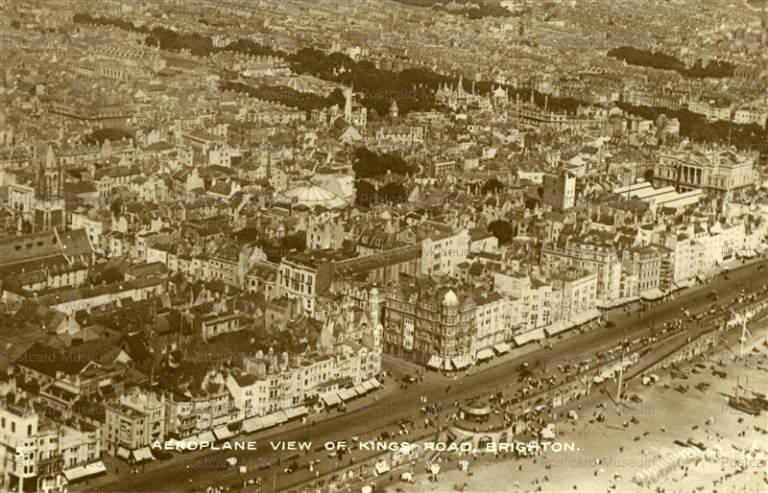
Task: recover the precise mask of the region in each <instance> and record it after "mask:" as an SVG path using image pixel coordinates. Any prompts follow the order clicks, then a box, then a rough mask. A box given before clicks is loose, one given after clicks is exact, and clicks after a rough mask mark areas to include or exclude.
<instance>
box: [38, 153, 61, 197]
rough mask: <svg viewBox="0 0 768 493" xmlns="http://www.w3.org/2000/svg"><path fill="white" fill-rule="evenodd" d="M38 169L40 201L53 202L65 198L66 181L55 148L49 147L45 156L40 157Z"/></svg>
mask: <svg viewBox="0 0 768 493" xmlns="http://www.w3.org/2000/svg"><path fill="white" fill-rule="evenodd" d="M39 157H40V159H39V160H38V167H37V198H38V200H44V201H52V200H57V199H60V198H61V197H63V195H64V194H63V192H62V187H63V186H64V183H63V182H64V180H63V176H62V171H61V166H59V164H58V162H57V160H56V155H55V154H54V153H53V147H51V146H50V145H48V146H47V147H46V150H45V156H44V157H43V156H39Z"/></svg>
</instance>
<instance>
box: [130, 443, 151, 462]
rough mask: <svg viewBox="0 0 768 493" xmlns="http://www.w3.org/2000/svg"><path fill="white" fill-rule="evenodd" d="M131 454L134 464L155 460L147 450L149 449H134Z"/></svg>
mask: <svg viewBox="0 0 768 493" xmlns="http://www.w3.org/2000/svg"><path fill="white" fill-rule="evenodd" d="M132 454H133V460H134V461H136V462H145V461H150V460H155V456H154V455H152V452H151V451H150V450H149V447H143V448H140V449H136V450H134V451H133V452H132Z"/></svg>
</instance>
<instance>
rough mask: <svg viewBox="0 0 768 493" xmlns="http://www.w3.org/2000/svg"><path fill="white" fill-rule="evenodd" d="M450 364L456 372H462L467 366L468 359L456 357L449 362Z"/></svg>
mask: <svg viewBox="0 0 768 493" xmlns="http://www.w3.org/2000/svg"><path fill="white" fill-rule="evenodd" d="M451 363H453V366H454V367H455V368H456V369H457V370H462V369H464V368H466V367H468V366H469V358H467V357H466V356H457V357H455V358H453V359H452V360H451Z"/></svg>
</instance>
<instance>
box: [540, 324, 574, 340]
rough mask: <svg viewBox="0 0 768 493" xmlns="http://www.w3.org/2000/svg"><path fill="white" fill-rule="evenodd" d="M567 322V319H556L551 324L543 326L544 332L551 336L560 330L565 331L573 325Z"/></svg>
mask: <svg viewBox="0 0 768 493" xmlns="http://www.w3.org/2000/svg"><path fill="white" fill-rule="evenodd" d="M568 322H569V321H568V320H558V321H557V322H555V323H553V324H552V325H549V326H547V327H545V328H544V333H546V334H547V336H549V337H551V336H553V335H555V334H559V333H560V332H563V331H566V330H568V329H570V328H571V327H573V325H572V324H569V323H568Z"/></svg>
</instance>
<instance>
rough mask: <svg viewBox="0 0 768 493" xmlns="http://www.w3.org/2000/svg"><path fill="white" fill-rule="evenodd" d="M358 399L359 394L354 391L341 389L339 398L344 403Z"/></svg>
mask: <svg viewBox="0 0 768 493" xmlns="http://www.w3.org/2000/svg"><path fill="white" fill-rule="evenodd" d="M355 397H357V392H355V390H354V389H341V390H339V398H340V399H341V400H342V401H348V400H350V399H354V398H355Z"/></svg>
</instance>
